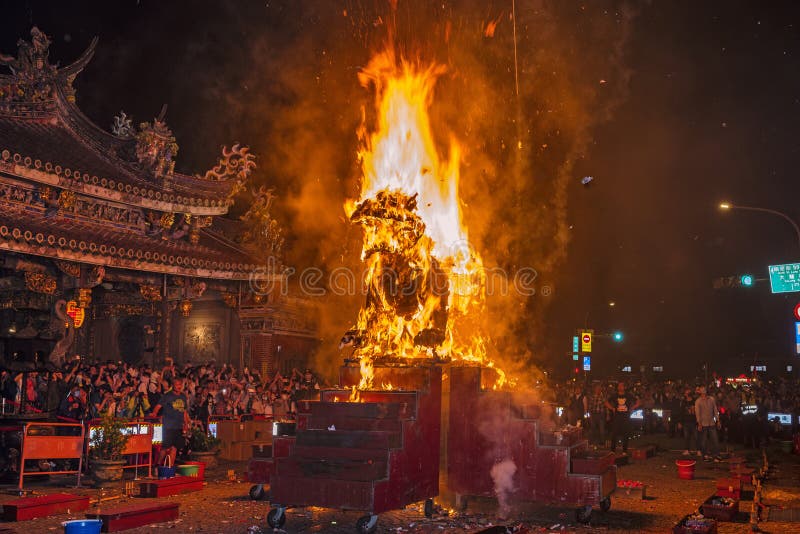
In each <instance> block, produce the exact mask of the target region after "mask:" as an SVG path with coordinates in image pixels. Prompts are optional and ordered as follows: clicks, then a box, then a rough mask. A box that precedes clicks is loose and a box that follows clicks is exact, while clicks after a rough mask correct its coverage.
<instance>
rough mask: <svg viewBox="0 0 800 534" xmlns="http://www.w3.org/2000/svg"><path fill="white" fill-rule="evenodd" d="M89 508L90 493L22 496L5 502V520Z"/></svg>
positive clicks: (46, 515) (34, 517) (23, 519)
mask: <svg viewBox="0 0 800 534" xmlns="http://www.w3.org/2000/svg"><path fill="white" fill-rule="evenodd" d="M87 508H89V496H88V495H72V494H69V493H53V494H51V495H41V496H37V497H22V498H20V499H14V500H13V501H9V502H7V503H4V504H3V520H4V521H26V520H28V519H36V518H37V517H48V516H51V515H57V514H66V513H70V512H80V511H83V510H86V509H87Z"/></svg>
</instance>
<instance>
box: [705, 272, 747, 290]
mask: <svg viewBox="0 0 800 534" xmlns="http://www.w3.org/2000/svg"><path fill="white" fill-rule="evenodd" d="M755 283H756V279H755V277H754V276H753V275H752V274H742V275H738V276H722V277H720V278H715V279H714V280H713V282H712V286H713V287H714V289H728V288H734V287H753V286H754V285H755Z"/></svg>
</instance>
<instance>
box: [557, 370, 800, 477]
mask: <svg viewBox="0 0 800 534" xmlns="http://www.w3.org/2000/svg"><path fill="white" fill-rule="evenodd" d="M555 401H556V404H557V405H558V406H561V407H563V413H562V420H563V421H562V422H564V423H567V424H571V425H581V426H583V427H584V428H587V429H588V437H589V438H590V440H591V441H592V442H594V443H595V444H598V445H611V446H612V448H615V447H616V445H617V443H618V441H621V444H622V451H623V453H626V452H627V448H628V440H629V438H630V437H631V434H632V432H633V426H634V425H633V422H632V418H631V415H632V414H633V413H634V412H637V411H638V415H639V417H637V418H636V420H637V421H639V422H640V429H641V431H642V432H643V433H657V432H664V433H667V434H668V435H669V436H670V437H681V438H682V440H683V444H684V450H683V454H684V455H687V456H689V455H697V456H701V457H703V458H704V459H705V460H707V461H714V460H718V459H719V452H720V443H739V444H742V445H745V446H747V447H753V448H758V447H760V446H763V445H766V443H767V442H768V441H769V440H770V439H774V438H780V439H785V438H789V437H791V436H792V435H793V434H794V433H795V432H796V431H797V427H798V416H800V381H797V380H790V379H787V378H779V379H775V380H765V379H757V378H756V379H739V380H721V379H716V378H715V379H713V380H710V381H709V383H708V384H706V383H703V382H701V381H698V382H684V381H680V380H679V381H660V382H653V383H642V382H636V383H635V384H632V385H631V387H630V388H626V384H625V383H624V382H599V381H595V382H593V383H591V384H580V383H577V382H570V383H567V384H559V385H557V386H556V391H555ZM770 413H773V414H776V413H782V414H788V415H789V416H790V422H791V424H786V421H783V422H782V421H780V420H776V418H775V417H773V418H770V416H769V414H770Z"/></svg>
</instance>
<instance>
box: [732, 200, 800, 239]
mask: <svg viewBox="0 0 800 534" xmlns="http://www.w3.org/2000/svg"><path fill="white" fill-rule="evenodd" d="M719 209H720V210H722V211H730V210H744V211H758V212H761V213H769V214H770V215H777V216H778V217H780V218H781V219H783V220H785V221H787V222H788V223H789V224H791V225H792V228H794V233H795V234H797V245H798V246H800V227H798V226H797V223H796V222H794V219H792V218H791V217H789V216H788V215H786V214H785V213H782V212H780V211H778V210H773V209H769V208H756V207H753V206H739V205H738V204H733V203H731V202H720V203H719Z"/></svg>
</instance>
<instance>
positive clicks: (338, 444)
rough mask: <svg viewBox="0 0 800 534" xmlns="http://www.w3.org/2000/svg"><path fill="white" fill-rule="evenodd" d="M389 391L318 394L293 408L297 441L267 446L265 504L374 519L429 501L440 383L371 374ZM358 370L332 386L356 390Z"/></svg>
mask: <svg viewBox="0 0 800 534" xmlns="http://www.w3.org/2000/svg"><path fill="white" fill-rule="evenodd" d="M374 372H375V378H374V380H375V382H376V383H378V384H381V383H391V384H392V385H393V386H394V387H395V388H398V389H395V390H392V391H384V390H369V391H361V401H362V402H355V403H354V402H348V400H349V397H350V394H351V390H350V389H344V390H325V391H323V392H322V393H321V398H320V401H319V402H309V403H306V405H305V406H303V407H300V406H298V412H299V413H298V423H297V435H296V436H295V437H294V438H293V439H292V441H291V442H286V444H283V443H281V440H280V439H276V440H275V441H274V442H273V455H274V457H275V461H274V467H272V468H273V469H274V471H273V472H272V473H271V476H270V501H271V502H272V503H275V504H278V503H279V504H280V505H295V506H297V505H302V506H321V507H326V508H336V509H340V510H358V511H367V512H369V513H371V514H379V513H381V512H384V511H388V510H396V509H401V508H403V507H404V506H406V505H408V504H411V503H415V502H419V501H422V500H424V499H428V498H432V497H434V496H436V495H437V493H438V489H439V442H440V428H441V426H440V424H441V415H440V414H441V383H442V382H441V381H442V370H441V368H439V367H399V366H398V367H383V366H378V365H376V366H375V368H374ZM359 380H360V373H359V368H358V366H354V367H348V366H346V367H343V368H342V369H341V375H340V383H341V384H342V385H343V386H346V387H347V386H350V385H354V384H357V383H358V382H359Z"/></svg>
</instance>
